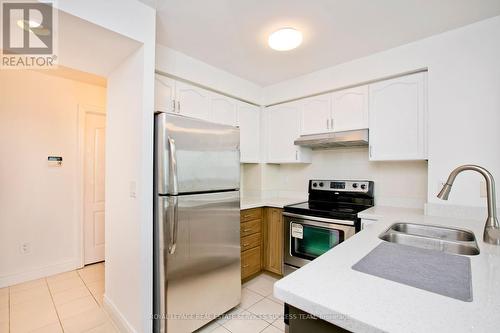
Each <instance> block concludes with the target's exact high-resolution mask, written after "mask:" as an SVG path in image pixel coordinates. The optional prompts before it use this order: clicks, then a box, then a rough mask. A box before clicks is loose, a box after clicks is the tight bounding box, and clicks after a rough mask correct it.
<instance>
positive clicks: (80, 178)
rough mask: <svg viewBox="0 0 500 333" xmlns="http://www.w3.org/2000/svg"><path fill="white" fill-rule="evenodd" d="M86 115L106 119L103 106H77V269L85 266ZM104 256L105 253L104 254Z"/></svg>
mask: <svg viewBox="0 0 500 333" xmlns="http://www.w3.org/2000/svg"><path fill="white" fill-rule="evenodd" d="M87 114H95V115H102V116H105V117H106V108H105V107H104V106H97V105H90V104H78V111H77V163H76V168H77V170H76V172H77V184H76V192H77V193H76V197H77V205H76V206H77V207H76V214H77V216H76V220H77V227H76V229H75V233H76V237H75V238H76V239H77V242H76V245H75V246H76V248H75V251H76V256H77V263H78V267H79V268H81V267H83V266H84V265H85V239H84V237H85V225H84V223H85V193H84V189H85V116H86V115H87ZM104 256H106V253H105V254H104Z"/></svg>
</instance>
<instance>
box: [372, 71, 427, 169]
mask: <svg viewBox="0 0 500 333" xmlns="http://www.w3.org/2000/svg"><path fill="white" fill-rule="evenodd" d="M425 81H426V77H425V73H417V74H413V75H408V76H404V77H399V78H396V79H392V80H387V81H382V82H378V83H374V84H371V85H370V112H369V114H370V116H369V117H370V120H369V122H370V134H369V136H370V160H372V161H381V160H423V159H427V128H426V125H427V116H426V109H427V106H426V82H425Z"/></svg>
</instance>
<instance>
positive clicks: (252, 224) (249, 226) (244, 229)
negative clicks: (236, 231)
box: [240, 220, 261, 237]
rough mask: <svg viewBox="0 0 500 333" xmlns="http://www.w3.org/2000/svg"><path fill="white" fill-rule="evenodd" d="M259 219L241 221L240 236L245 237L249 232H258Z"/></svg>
mask: <svg viewBox="0 0 500 333" xmlns="http://www.w3.org/2000/svg"><path fill="white" fill-rule="evenodd" d="M260 225H261V220H253V221H248V222H243V223H242V224H241V225H240V226H241V228H240V231H241V232H240V237H245V236H248V235H251V234H255V233H257V232H260V228H261V226H260Z"/></svg>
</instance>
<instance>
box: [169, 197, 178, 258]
mask: <svg viewBox="0 0 500 333" xmlns="http://www.w3.org/2000/svg"><path fill="white" fill-rule="evenodd" d="M168 201H169V204H168V206H169V213H168V224H169V225H168V227H169V234H170V242H169V244H168V253H170V254H174V253H175V249H176V247H177V230H178V229H179V228H178V224H179V214H178V204H179V203H178V197H177V196H171V197H169V198H168Z"/></svg>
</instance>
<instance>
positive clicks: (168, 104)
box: [155, 74, 175, 113]
mask: <svg viewBox="0 0 500 333" xmlns="http://www.w3.org/2000/svg"><path fill="white" fill-rule="evenodd" d="M174 103H175V80H172V79H171V78H168V77H166V76H162V75H158V74H156V75H155V111H162V112H171V113H173V112H175V107H174Z"/></svg>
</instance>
